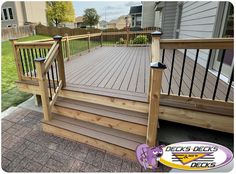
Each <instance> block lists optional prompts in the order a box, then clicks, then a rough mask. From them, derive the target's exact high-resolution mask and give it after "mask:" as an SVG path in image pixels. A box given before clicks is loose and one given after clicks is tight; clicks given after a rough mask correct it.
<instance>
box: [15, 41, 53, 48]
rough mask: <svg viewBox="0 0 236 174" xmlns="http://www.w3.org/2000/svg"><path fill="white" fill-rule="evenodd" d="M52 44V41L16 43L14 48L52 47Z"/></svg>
mask: <svg viewBox="0 0 236 174" xmlns="http://www.w3.org/2000/svg"><path fill="white" fill-rule="evenodd" d="M53 44H54V41H50V42H39V41H37V42H16V43H15V46H29V47H30V46H52V45H53Z"/></svg>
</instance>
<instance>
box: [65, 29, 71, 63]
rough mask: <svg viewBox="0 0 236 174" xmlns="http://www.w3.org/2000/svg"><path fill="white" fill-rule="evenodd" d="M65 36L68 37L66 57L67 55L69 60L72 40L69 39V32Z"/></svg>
mask: <svg viewBox="0 0 236 174" xmlns="http://www.w3.org/2000/svg"><path fill="white" fill-rule="evenodd" d="M65 38H66V57H67V60H68V61H69V60H70V41H69V36H68V34H67V33H66V34H65Z"/></svg>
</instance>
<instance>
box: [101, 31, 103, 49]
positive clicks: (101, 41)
mask: <svg viewBox="0 0 236 174" xmlns="http://www.w3.org/2000/svg"><path fill="white" fill-rule="evenodd" d="M102 42H103V35H102V32H101V47H102Z"/></svg>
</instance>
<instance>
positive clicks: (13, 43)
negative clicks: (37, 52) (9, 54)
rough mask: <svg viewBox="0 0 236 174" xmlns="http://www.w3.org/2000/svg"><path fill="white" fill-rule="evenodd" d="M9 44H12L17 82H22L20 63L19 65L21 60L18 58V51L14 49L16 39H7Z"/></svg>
mask: <svg viewBox="0 0 236 174" xmlns="http://www.w3.org/2000/svg"><path fill="white" fill-rule="evenodd" d="M9 40H10V42H11V44H12V48H13V54H14V58H15V63H16V70H17V76H18V80H20V81H21V80H22V75H23V70H22V63H21V59H20V58H19V49H17V48H16V45H15V43H16V41H17V39H16V38H12V39H9Z"/></svg>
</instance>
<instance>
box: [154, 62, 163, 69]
mask: <svg viewBox="0 0 236 174" xmlns="http://www.w3.org/2000/svg"><path fill="white" fill-rule="evenodd" d="M150 66H151V68H155V69H166V65H165V64H164V63H161V62H152V63H151V64H150Z"/></svg>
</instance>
